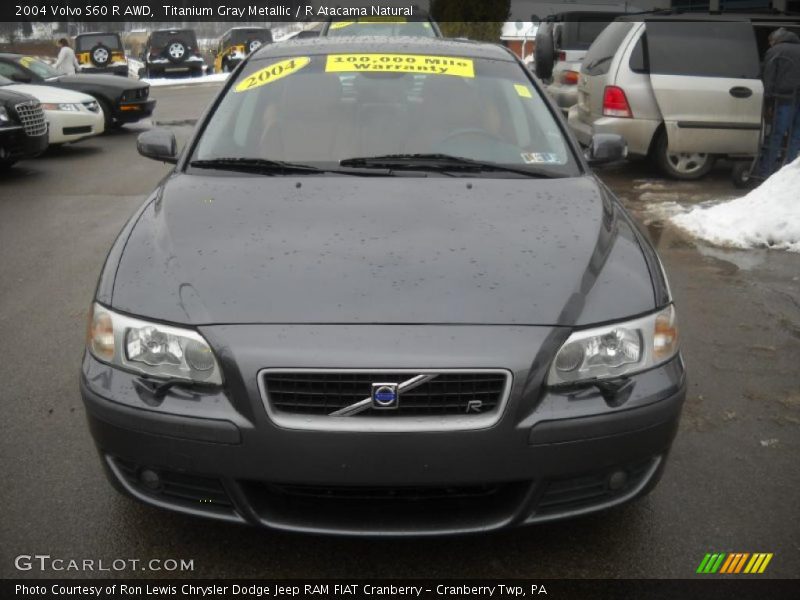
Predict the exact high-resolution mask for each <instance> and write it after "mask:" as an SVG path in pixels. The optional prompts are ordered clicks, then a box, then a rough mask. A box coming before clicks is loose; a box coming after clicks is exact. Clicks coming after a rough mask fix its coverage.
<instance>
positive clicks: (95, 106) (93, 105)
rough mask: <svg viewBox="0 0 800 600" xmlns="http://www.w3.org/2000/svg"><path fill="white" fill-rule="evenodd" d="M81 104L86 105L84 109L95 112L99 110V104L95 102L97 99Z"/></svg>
mask: <svg viewBox="0 0 800 600" xmlns="http://www.w3.org/2000/svg"><path fill="white" fill-rule="evenodd" d="M83 105H84V106H85V107H86V110H88V111H90V112H93V113H96V112H99V111H100V105H99V104H98V103H97V100H90V101H89V102H84V103H83Z"/></svg>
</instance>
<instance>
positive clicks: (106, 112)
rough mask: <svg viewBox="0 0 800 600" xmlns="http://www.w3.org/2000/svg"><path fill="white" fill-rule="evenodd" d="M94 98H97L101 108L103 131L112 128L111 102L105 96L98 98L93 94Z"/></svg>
mask: <svg viewBox="0 0 800 600" xmlns="http://www.w3.org/2000/svg"><path fill="white" fill-rule="evenodd" d="M95 100H97V103H98V104H99V105H100V108H102V109H103V121H104V123H105V127H104V130H103V133H106V132H108V131H111V130H112V129H114V116H113V115H112V114H111V104H110V103H109V102H108V100H106V99H105V98H98V97H96V96H95Z"/></svg>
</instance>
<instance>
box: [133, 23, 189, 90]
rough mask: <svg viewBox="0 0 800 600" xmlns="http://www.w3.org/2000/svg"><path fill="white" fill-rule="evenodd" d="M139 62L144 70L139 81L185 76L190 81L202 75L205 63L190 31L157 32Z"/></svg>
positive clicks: (152, 36) (148, 39)
mask: <svg viewBox="0 0 800 600" xmlns="http://www.w3.org/2000/svg"><path fill="white" fill-rule="evenodd" d="M141 60H142V62H143V63H144V67H142V69H141V70H140V71H139V77H148V78H150V77H163V76H164V75H165V74H167V73H184V74H187V75H190V76H192V77H198V76H200V75H202V74H203V69H204V67H205V60H204V59H203V55H202V54H201V52H200V48H199V46H198V45H197V35H195V32H194V30H193V29H158V30H156V31H153V32H152V33H151V34H150V35H149V36H148V37H147V41H146V42H145V45H144V49H143V50H142V55H141Z"/></svg>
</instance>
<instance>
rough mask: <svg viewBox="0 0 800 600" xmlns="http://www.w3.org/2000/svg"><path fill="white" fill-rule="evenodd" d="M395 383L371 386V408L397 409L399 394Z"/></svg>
mask: <svg viewBox="0 0 800 600" xmlns="http://www.w3.org/2000/svg"><path fill="white" fill-rule="evenodd" d="M397 385H398V384H396V383H373V384H372V408H377V409H381V410H386V409H393V408H397V407H398V405H399V402H400V392H399V390H398V389H397Z"/></svg>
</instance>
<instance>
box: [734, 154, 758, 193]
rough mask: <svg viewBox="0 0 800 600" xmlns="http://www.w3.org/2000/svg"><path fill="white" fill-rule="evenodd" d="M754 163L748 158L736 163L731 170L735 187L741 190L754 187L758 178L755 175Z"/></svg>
mask: <svg viewBox="0 0 800 600" xmlns="http://www.w3.org/2000/svg"><path fill="white" fill-rule="evenodd" d="M752 171H753V163H752V162H750V161H746V160H740V161H737V162H736V163H734V165H733V169H732V170H731V182H733V185H734V187H736V188H738V189H740V190H748V189H751V188H754V187H755V185H756V179H755V178H754V177H753V174H752Z"/></svg>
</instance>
